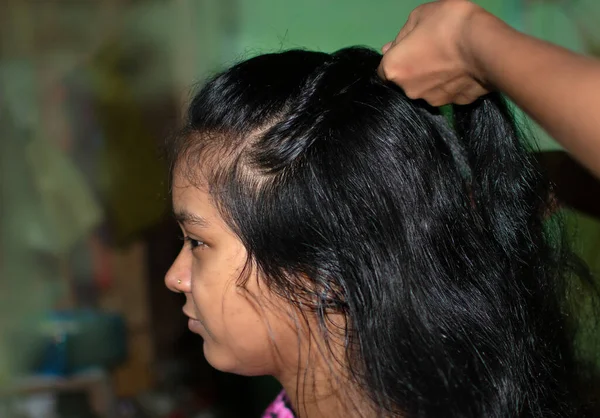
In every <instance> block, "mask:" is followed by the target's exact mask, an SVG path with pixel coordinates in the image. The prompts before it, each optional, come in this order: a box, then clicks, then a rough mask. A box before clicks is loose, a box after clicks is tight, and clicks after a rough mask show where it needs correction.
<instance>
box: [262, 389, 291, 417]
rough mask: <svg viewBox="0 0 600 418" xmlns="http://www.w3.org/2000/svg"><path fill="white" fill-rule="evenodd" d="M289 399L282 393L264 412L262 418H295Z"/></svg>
mask: <svg viewBox="0 0 600 418" xmlns="http://www.w3.org/2000/svg"><path fill="white" fill-rule="evenodd" d="M295 417H296V415H294V411H293V410H292V405H291V404H290V399H289V398H288V397H287V395H286V394H285V391H282V392H281V393H280V394H279V395H278V396H277V398H275V400H274V401H273V403H272V404H271V405H269V407H268V408H267V410H266V411H265V412H264V414H263V416H262V418H295Z"/></svg>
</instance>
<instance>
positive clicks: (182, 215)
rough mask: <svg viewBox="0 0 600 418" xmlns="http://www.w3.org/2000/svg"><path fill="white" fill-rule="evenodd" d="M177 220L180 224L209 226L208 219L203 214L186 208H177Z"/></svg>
mask: <svg viewBox="0 0 600 418" xmlns="http://www.w3.org/2000/svg"><path fill="white" fill-rule="evenodd" d="M173 215H174V217H175V220H176V221H177V222H179V223H180V224H187V225H194V226H199V227H201V228H206V227H208V221H207V220H206V219H204V218H203V217H202V216H199V215H196V214H194V213H191V212H188V211H186V210H177V211H174V212H173Z"/></svg>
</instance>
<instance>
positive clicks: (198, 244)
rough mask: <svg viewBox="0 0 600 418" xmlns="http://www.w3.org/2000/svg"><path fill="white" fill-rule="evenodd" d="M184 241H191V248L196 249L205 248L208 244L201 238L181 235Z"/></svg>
mask: <svg viewBox="0 0 600 418" xmlns="http://www.w3.org/2000/svg"><path fill="white" fill-rule="evenodd" d="M180 238H181V240H182V241H183V242H189V243H190V247H191V250H192V251H194V250H195V249H197V248H203V247H204V246H206V244H205V243H204V242H202V241H200V240H197V239H193V238H190V237H188V236H182V237H180Z"/></svg>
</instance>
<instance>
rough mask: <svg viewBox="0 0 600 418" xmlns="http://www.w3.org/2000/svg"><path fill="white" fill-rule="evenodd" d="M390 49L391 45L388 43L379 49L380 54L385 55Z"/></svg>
mask: <svg viewBox="0 0 600 418" xmlns="http://www.w3.org/2000/svg"><path fill="white" fill-rule="evenodd" d="M391 47H392V43H391V42H388V43H387V44H385V45H384V46H382V47H381V52H382V53H384V54H385V53H386V52H388V49H390V48H391Z"/></svg>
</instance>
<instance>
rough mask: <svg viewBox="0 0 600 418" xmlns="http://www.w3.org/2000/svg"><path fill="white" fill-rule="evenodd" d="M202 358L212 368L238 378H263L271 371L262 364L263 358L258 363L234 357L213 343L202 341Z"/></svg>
mask: <svg viewBox="0 0 600 418" xmlns="http://www.w3.org/2000/svg"><path fill="white" fill-rule="evenodd" d="M203 349H204V358H206V361H207V362H208V364H210V365H211V366H212V367H213V368H215V369H217V370H219V371H220V372H224V373H233V374H237V375H240V376H265V375H271V374H272V370H271V368H269V367H268V366H267V365H266V364H264V356H263V359H262V361H260V363H257V362H256V358H255V359H250V358H246V359H244V357H242V356H236V355H235V353H232V352H231V351H229V350H227V349H223V348H222V347H219V346H218V345H216V344H215V343H214V342H210V341H207V340H204V346H203Z"/></svg>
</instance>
